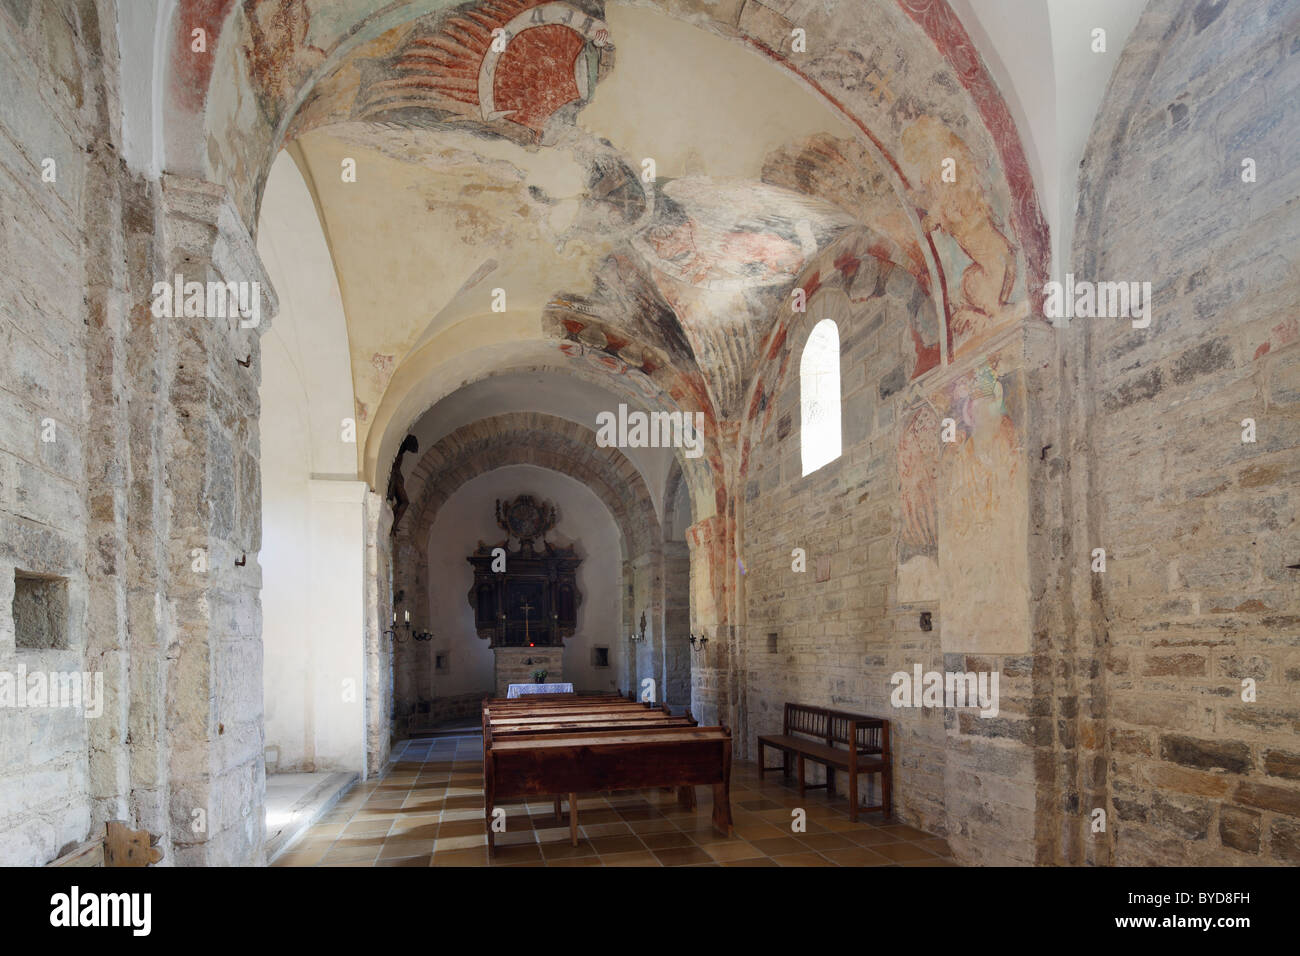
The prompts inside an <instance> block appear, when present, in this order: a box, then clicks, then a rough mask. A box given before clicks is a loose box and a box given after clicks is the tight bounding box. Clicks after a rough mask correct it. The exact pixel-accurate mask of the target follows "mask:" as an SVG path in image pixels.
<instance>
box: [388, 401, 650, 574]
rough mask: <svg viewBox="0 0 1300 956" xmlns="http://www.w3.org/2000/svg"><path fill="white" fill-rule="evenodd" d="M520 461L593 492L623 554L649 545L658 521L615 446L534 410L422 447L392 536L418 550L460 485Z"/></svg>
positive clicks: (637, 477) (482, 423)
mask: <svg viewBox="0 0 1300 956" xmlns="http://www.w3.org/2000/svg"><path fill="white" fill-rule="evenodd" d="M528 464H531V465H537V466H539V467H542V468H549V469H551V470H552V471H558V472H560V473H561V474H565V475H568V476H569V477H571V478H575V479H577V480H578V481H580V482H582V483H583V484H585V485H586V486H587V487H589V488H590V489H591V490H592V491H593V492H595V493H596V495H597V497H599V498H600V499H601V501H603V502H604V503H605V506H606V507H607V508H609V511H610V514H611V515H613V516H614V520H615V522H616V523H617V524H618V526H619V529H620V531H622V533H623V538H624V547H625V549H626V550H625V555H624V556H625V557H628V556H631V555H634V554H639V553H642V552H643V551H648V550H650V548H651V547H652V546H653V544H654V538H655V535H654V530H655V528H656V527H657V525H658V519H657V516H656V512H655V507H654V502H653V501H652V500H651V498H650V493H649V490H648V489H647V488H646V486H645V480H644V479H643V478H642V477H641V473H640V472H639V471H638V470H637V468H636V466H635V465H634V464H632V462H631V461H629V460H628V459H627V457H626V456H624V455H623V454H622V452H620V451H619V450H618V449H616V448H599V447H597V445H596V433H595V432H594V431H592V430H591V429H589V428H584V427H583V426H582V425H579V424H577V423H575V422H570V421H568V420H566V419H563V418H557V417H555V416H553V415H541V414H538V413H536V412H516V413H512V414H507V415H497V416H494V417H492V418H485V419H481V420H479V421H477V422H474V423H473V424H471V425H466V426H463V427H462V428H458V429H456V430H455V431H454V432H452V433H451V434H450V435H447V436H446V437H445V438H443V439H442V440H441V441H439V442H438V443H437V444H435V445H434V446H433V447H432V448H430V449H429V450H428V451H426V452H425V453H424V454H423V456H422V457H421V458H420V461H419V463H418V464H417V465H416V466H415V469H414V470H413V471H412V473H411V476H412V479H414V481H415V487H413V488H411V489H409V490H408V495H409V496H410V499H411V509H410V516H409V518H408V519H407V528H402V529H399V536H409V537H410V538H411V540H412V542H413V543H414V544H415V546H416V547H417V548H420V547H421V545H422V542H423V541H424V540H425V539H426V538H427V537H428V533H429V529H430V528H432V527H433V522H434V519H435V518H436V517H437V514H438V509H439V508H440V507H441V506H442V503H443V502H444V501H446V500H447V498H449V497H450V496H451V494H452V493H453V492H454V491H455V490H456V489H457V488H459V487H460V486H461V485H462V484H464V483H465V482H466V481H468V480H470V479H471V478H474V477H477V476H478V475H481V474H484V473H485V472H488V471H492V470H493V469H496V468H502V467H504V466H506V465H528ZM408 529H409V530H408Z"/></svg>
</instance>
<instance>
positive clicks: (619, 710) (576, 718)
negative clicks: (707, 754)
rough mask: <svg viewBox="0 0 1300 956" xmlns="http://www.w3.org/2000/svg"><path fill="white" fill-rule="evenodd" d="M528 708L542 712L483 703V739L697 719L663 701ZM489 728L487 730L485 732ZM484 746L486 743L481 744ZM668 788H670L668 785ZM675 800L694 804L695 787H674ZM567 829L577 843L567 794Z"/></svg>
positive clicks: (573, 800)
mask: <svg viewBox="0 0 1300 956" xmlns="http://www.w3.org/2000/svg"><path fill="white" fill-rule="evenodd" d="M531 709H532V710H541V711H543V715H541V716H532V715H529V714H527V713H524V712H522V711H521V710H520V709H518V708H509V709H508V711H507V712H508V714H509V716H505V717H503V716H500V714H499V712H498V709H496V708H492V707H489V706H488V704H487V702H486V701H485V702H484V705H483V739H484V741H485V742H486V741H487V740H489V739H498V740H500V739H504V738H508V737H519V736H531V735H535V734H539V733H573V732H575V731H579V730H620V729H624V728H628V727H638V728H641V727H651V726H653V727H694V726H696V724H697V721H696V720H695V718H694V717H692V716H691V714H690V711H687V712H686V713H685V714H684V715H683V716H680V717H674V716H673V714H672V711H671V710H670V709H669V707H668V705H667V704H663V705H661V706H660V707H658V708H655V707H653V705H650V704H637V703H634V702H629V701H626V700H623V701H619V702H618V705H617V706H610V707H604V706H602V707H599V708H595V709H591V710H588V709H583V710H582V711H581V712H576V713H575V712H573V711H572V710H571V711H569V712H567V713H565V714H554V713H552V712H551V711H549V710H547V709H546V708H545V707H544V706H543V705H537V706H536V707H534V708H531ZM489 728H491V732H490V733H489ZM485 746H486V744H485ZM668 789H672V788H671V787H670V788H668ZM677 797H678V802H679V803H680V804H681V805H682V806H683V807H686V808H688V809H693V808H694V807H695V805H696V804H695V788H694V787H693V786H680V787H678V788H677ZM561 799H562V797H561V795H560V794H556V796H555V818H556V819H557V820H558V819H560V813H561V807H560V802H561ZM569 829H570V831H571V835H572V837H573V841H574V844H575V845H576V844H577V795H576V794H575V793H570V794H569Z"/></svg>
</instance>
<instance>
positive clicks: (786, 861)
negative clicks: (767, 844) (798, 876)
mask: <svg viewBox="0 0 1300 956" xmlns="http://www.w3.org/2000/svg"><path fill="white" fill-rule="evenodd" d="M771 860H772V862H773V863H775V864H776V865H777V866H834V865H835V864H834V863H832V862H831V861H830V860H828V859H826V857H824V856H822V855H821V854H820V853H814V852H812V851H811V850H806V851H805V852H803V853H786V854H784V855H783V856H774V857H771Z"/></svg>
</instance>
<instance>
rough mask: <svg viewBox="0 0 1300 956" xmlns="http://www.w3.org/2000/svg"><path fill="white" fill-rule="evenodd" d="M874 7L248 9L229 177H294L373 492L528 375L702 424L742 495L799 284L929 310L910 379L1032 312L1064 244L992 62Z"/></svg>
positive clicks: (225, 30)
mask: <svg viewBox="0 0 1300 956" xmlns="http://www.w3.org/2000/svg"><path fill="white" fill-rule="evenodd" d="M848 6H850V5H842V4H832V5H826V4H822V3H820V2H816V0H795V2H794V3H792V4H789V5H787V7H788V8H787V9H784V11H783V12H778V11H777V9H776V8H775V7H769V6H764V5H761V4H757V3H738V2H727V3H722V4H711V3H701V2H698V0H656V2H608V3H602V2H599V0H572V2H540V3H539V2H538V0H479V2H469V3H464V4H460V5H456V6H452V5H450V4H447V3H445V2H443V0H406V2H401V3H397V4H389V5H387V6H385V5H382V4H378V3H377V2H375V0H357V2H356V3H351V4H348V5H347V10H346V11H345V10H344V9H343V8H342V7H340V6H338V5H331V4H328V3H324V2H321V0H294V2H289V0H238V2H236V0H226V2H223V3H222V4H221V5H220V9H221V12H220V18H224V19H221V20H220V22H219V23H218V27H219V28H220V30H221V38H220V43H219V44H218V49H217V51H216V53H215V55H214V58H213V60H214V63H213V67H212V68H213V72H212V73H211V76H210V78H208V80H209V81H210V86H209V88H208V91H207V93H206V97H205V100H204V102H203V104H202V108H203V118H202V123H203V125H204V128H205V129H206V130H207V146H208V148H207V152H206V155H204V156H203V157H202V159H201V165H202V167H203V175H204V176H205V177H211V178H214V179H217V180H219V181H220V180H225V181H226V182H227V183H228V184H229V187H230V188H231V190H232V195H233V196H234V198H235V200H236V203H237V205H238V207H239V208H240V209H241V210H245V209H248V208H249V204H250V203H251V204H252V208H254V209H255V208H256V206H257V203H258V202H259V201H260V199H259V197H260V195H261V190H262V188H263V183H265V182H266V171H265V170H266V168H267V167H268V165H269V162H270V159H271V158H273V157H274V155H275V151H278V150H279V149H280V148H282V147H283V148H285V149H287V151H288V152H289V154H290V155H291V156H292V157H293V158H294V160H295V161H296V163H297V165H298V167H299V170H300V171H301V173H302V177H303V179H304V181H305V182H306V184H307V187H308V188H309V190H310V191H311V194H312V196H313V198H314V201H315V204H316V207H317V211H318V214H319V219H320V222H321V225H322V228H323V230H324V234H325V238H326V241H327V244H328V247H329V249H330V253H331V256H332V259H333V265H334V270H335V272H336V275H337V282H338V288H339V292H340V296H341V300H342V306H343V313H344V315H345V317H346V328H347V350H348V360H349V364H350V367H351V372H352V385H353V392H354V396H353V397H354V402H355V409H356V419H357V426H358V441H359V450H360V452H361V458H360V461H359V471H360V472H361V474H362V475H364V476H365V477H367V478H368V479H369V480H370V481H372V482H373V483H375V484H380V483H381V482H382V481H383V474H384V473H385V472H386V471H387V462H389V461H390V460H391V459H392V455H393V453H394V452H395V450H396V445H397V443H398V442H400V440H401V436H402V435H403V434H405V433H406V432H407V431H409V430H411V429H415V430H417V431H420V430H428V428H429V426H426V425H421V419H422V418H423V417H425V416H428V415H434V416H435V417H436V415H437V412H436V409H437V407H438V405H439V403H440V402H442V401H443V400H446V399H448V397H449V396H453V395H454V394H455V393H457V392H458V390H460V389H462V388H464V387H466V386H468V385H472V384H474V383H480V382H486V381H489V380H492V379H494V378H500V377H501V376H503V375H509V374H515V375H522V374H527V375H541V376H560V377H561V378H563V379H564V380H566V381H568V380H580V381H586V382H589V383H594V382H600V383H601V384H603V385H604V386H605V387H606V389H607V390H608V394H611V395H612V396H614V397H616V398H618V399H619V400H627V401H629V402H632V403H639V404H642V405H645V406H652V407H666V408H680V409H683V410H689V411H700V412H702V413H703V414H704V415H705V418H706V423H707V428H706V442H707V443H709V444H707V451H706V460H707V466H706V467H709V468H711V472H712V475H713V476H714V477H713V478H712V479H710V480H711V481H714V482H716V481H717V475H719V474H720V473H721V472H722V471H723V470H724V469H723V468H722V467H721V460H722V459H721V456H722V455H724V454H727V453H725V452H723V451H722V450H721V449H722V448H723V446H724V445H726V444H727V442H729V441H731V439H727V438H725V437H724V436H726V435H727V434H731V435H733V436H734V435H735V428H736V427H739V426H740V425H741V424H742V423H743V422H744V421H745V420H746V418H747V417H750V418H752V416H753V415H754V414H755V409H760V408H762V407H764V405H765V398H766V392H765V391H764V390H765V389H770V388H771V387H773V386H772V383H771V382H765V381H764V380H762V379H761V378H760V377H759V376H758V375H757V370H758V369H759V367H760V366H762V365H763V363H764V361H765V359H766V358H767V357H768V356H770V355H772V354H774V352H773V349H776V348H778V347H779V345H780V341H779V340H780V339H781V337H782V335H783V328H784V327H783V325H782V323H781V322H780V321H778V319H779V317H781V316H784V315H788V314H789V308H790V306H791V305H792V300H791V293H792V291H793V290H794V289H795V288H796V287H800V288H803V289H805V291H807V293H808V295H809V297H810V298H811V296H812V293H813V292H814V291H815V290H816V289H817V288H818V285H819V283H820V282H822V281H824V279H825V277H826V276H828V275H829V274H830V272H832V271H834V272H837V273H840V274H842V275H843V276H844V278H845V283H846V287H849V286H852V285H853V282H854V277H857V278H858V279H862V277H864V276H870V277H874V278H873V279H872V281H874V282H875V283H876V284H877V285H879V284H880V283H884V282H892V283H895V284H898V283H900V282H901V283H903V284H910V288H913V289H914V290H915V294H914V295H913V296H912V301H913V302H914V303H925V302H927V301H928V304H926V305H920V304H918V305H917V306H916V307H915V308H913V309H911V310H910V311H911V312H912V313H913V314H912V315H911V316H910V317H908V318H907V319H905V321H907V322H909V323H910V324H911V334H912V339H913V340H914V342H915V347H916V359H915V362H914V363H913V364H912V367H911V368H910V369H908V370H907V376H908V378H915V377H917V376H920V375H922V374H924V373H925V372H926V371H928V370H929V369H931V368H933V367H935V366H936V365H938V364H941V363H946V362H948V361H950V360H951V357H952V356H954V355H959V354H961V353H962V351H963V349H969V348H970V347H972V346H973V345H974V343H976V342H977V341H980V340H981V339H985V338H987V337H988V336H989V335H992V334H994V333H995V332H996V331H997V330H999V329H1005V328H1006V327H1007V326H1008V323H1010V322H1011V321H1013V320H1017V319H1022V318H1024V317H1025V316H1026V315H1028V314H1029V311H1030V305H1031V303H1030V301H1029V297H1030V292H1029V290H1030V289H1031V288H1034V286H1033V285H1032V282H1033V281H1034V280H1035V279H1036V278H1037V277H1038V276H1040V275H1041V274H1042V272H1043V268H1044V257H1045V255H1046V242H1045V229H1044V228H1043V224H1042V219H1041V216H1040V215H1039V214H1038V211H1037V206H1036V201H1035V197H1034V188H1033V182H1032V178H1031V176H1030V175H1029V172H1028V169H1027V167H1026V165H1025V162H1024V154H1023V151H1022V149H1021V147H1020V144H1019V141H1018V139H1017V137H1016V133H1015V129H1014V125H1013V124H1012V121H1011V119H1010V116H1009V114H1008V113H1007V110H1006V106H1005V104H1003V103H1002V101H1001V99H1000V98H999V96H998V93H997V89H996V87H995V86H994V85H993V84H992V82H991V81H990V79H989V77H988V75H987V73H986V72H985V71H984V69H983V66H982V64H981V63H980V61H979V57H978V55H977V54H975V53H974V50H973V49H972V48H971V46H970V41H969V38H968V37H967V36H966V34H965V32H964V31H963V30H962V28H961V25H960V23H959V22H958V21H957V20H956V18H955V17H954V16H953V14H952V11H951V9H950V8H949V7H948V6H947V4H946V3H944V2H942V0H899V2H896V3H880V4H875V3H873V4H867V5H863V6H862V7H861V9H858V8H857V5H851V6H853V7H854V9H852V10H849V9H848ZM214 22H216V21H214ZM796 25H797V27H798V29H797V30H796V29H792V28H793V27H795V26H796ZM796 34H806V44H807V46H806V48H805V46H804V42H805V41H804V40H800V41H799V43H798V44H795V43H794V42H793V40H792V37H794V36H795V35H796ZM184 63H185V65H184V66H183V67H182V66H181V65H180V64H179V63H178V64H177V66H176V71H177V77H176V79H177V82H178V83H189V84H190V86H186V87H185V89H190V88H192V87H193V86H200V87H201V86H202V84H203V83H204V82H205V78H204V77H201V76H190V75H188V74H187V72H186V71H190V72H192V71H193V70H194V69H195V65H194V63H193V62H192V61H191V60H185V61H184ZM183 100H184V97H180V96H179V94H178V102H179V103H180V105H181V106H183V107H184V106H185V103H183V102H181V101H183ZM186 108H189V109H193V108H194V104H190V105H189V106H188V107H186ZM175 128H177V129H183V128H184V123H183V122H177V123H176V124H175ZM949 164H955V168H956V169H958V170H959V171H960V173H959V177H958V178H957V179H956V180H955V181H954V180H949V179H948V178H946V176H947V173H946V172H945V169H946V167H947V166H948V165H949ZM1026 257H1028V258H1026ZM868 258H869V259H871V260H872V261H873V262H874V263H876V266H873V267H871V268H860V266H861V265H864V260H866V259H868ZM863 281H865V280H863ZM864 294H865V293H864ZM936 316H938V318H937V319H936ZM482 387H483V388H486V389H487V390H488V393H490V392H491V389H492V387H493V386H490V385H488V386H482ZM499 398H500V396H497V399H499ZM497 404H498V405H499V404H500V402H499V401H498V402H497ZM501 410H504V409H501ZM733 446H734V443H733ZM733 460H734V459H733ZM741 460H743V458H742V459H741ZM683 467H684V468H686V469H687V480H688V483H690V484H691V486H692V488H693V495H694V496H695V497H696V499H697V501H698V499H699V497H700V495H702V494H704V493H705V489H704V487H703V484H704V483H702V482H701V480H700V478H699V476H698V475H697V474H695V473H694V471H693V470H692V467H691V465H690V464H688V463H685V462H683ZM651 470H652V471H654V470H658V471H659V472H660V473H662V472H663V471H664V470H665V469H664V468H663V467H662V466H655V467H653V468H651ZM713 490H714V491H715V492H716V494H717V505H718V506H719V507H721V505H722V501H723V495H724V491H723V489H722V488H721V487H720V486H718V487H715V488H714V489H713ZM655 494H656V497H657V496H658V494H659V491H658V489H656V491H655ZM711 496H712V495H710V497H711ZM709 507H712V506H711V505H710V506H709ZM706 513H707V512H706ZM697 517H698V515H697Z"/></svg>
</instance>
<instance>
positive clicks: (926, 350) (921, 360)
mask: <svg viewBox="0 0 1300 956" xmlns="http://www.w3.org/2000/svg"><path fill="white" fill-rule="evenodd" d="M908 331H910V332H911V333H912V347H913V348H914V349H915V350H916V368H915V369H913V370H912V378H917V377H918V376H920V375H923V374H925V373H926V372H928V371H930V369H932V368H934V367H936V366H937V365H938V364H939V343H938V342H935V343H934V345H926V344H925V343H924V342H922V341H921V334H920V333H919V332H917V331H916V329H915V328H911V329H909V330H908Z"/></svg>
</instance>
